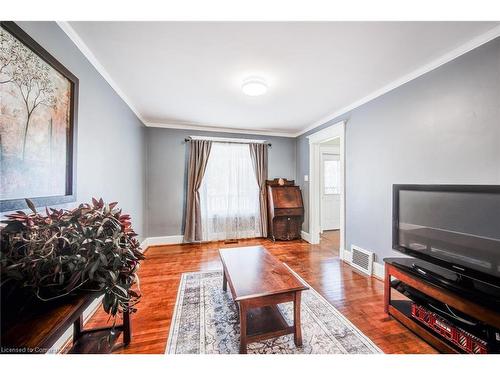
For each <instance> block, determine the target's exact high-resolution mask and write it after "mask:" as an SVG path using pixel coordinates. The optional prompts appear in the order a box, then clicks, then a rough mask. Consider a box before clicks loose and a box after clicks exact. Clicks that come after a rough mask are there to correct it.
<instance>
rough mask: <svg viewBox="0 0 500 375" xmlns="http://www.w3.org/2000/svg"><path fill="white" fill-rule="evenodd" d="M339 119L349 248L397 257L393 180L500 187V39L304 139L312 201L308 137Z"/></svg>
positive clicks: (300, 144) (303, 162) (300, 163)
mask: <svg viewBox="0 0 500 375" xmlns="http://www.w3.org/2000/svg"><path fill="white" fill-rule="evenodd" d="M339 120H346V121H347V124H346V248H348V249H350V245H351V244H355V245H358V246H361V247H363V248H366V249H370V250H372V251H375V252H376V254H377V257H376V258H377V259H376V260H377V261H378V262H381V260H382V258H383V257H385V256H391V255H393V254H394V252H393V251H392V250H391V247H392V245H391V243H392V241H391V220H392V218H391V210H392V198H391V192H392V184H395V183H421V184H432V183H436V184H438V183H443V184H445V183H453V184H500V38H497V39H495V40H493V41H491V42H489V43H487V44H485V45H483V46H481V47H479V48H477V49H475V50H473V51H471V52H469V53H467V54H465V55H463V56H461V57H459V58H457V59H456V60H454V61H451V62H449V63H447V64H445V65H443V66H441V67H440V68H438V69H435V70H434V71H431V72H429V73H427V74H425V75H423V76H422V77H420V78H418V79H416V80H414V81H411V82H409V83H407V84H405V85H403V86H401V87H399V88H397V89H395V90H393V91H391V92H389V93H387V94H385V95H383V96H381V97H379V98H377V99H375V100H373V101H371V102H369V103H367V104H365V105H363V106H361V107H359V108H357V109H355V110H353V111H352V112H350V113H347V114H345V115H343V116H341V117H339V118H336V119H334V120H332V121H330V122H329V123H327V124H324V125H322V126H320V127H318V128H316V129H314V130H312V131H310V132H308V133H306V134H304V135H302V136H301V137H299V139H298V140H297V171H296V175H297V180H298V181H299V182H300V184H301V186H302V188H303V192H304V200H305V204H306V205H307V204H308V199H309V198H308V189H307V184H306V183H304V175H305V174H309V145H308V143H307V139H306V138H305V137H306V136H307V135H309V134H311V133H314V132H315V131H317V130H319V129H322V128H324V127H326V126H328V125H332V124H334V123H335V122H338V121H339ZM306 211H307V210H306ZM306 216H307V214H306ZM307 220H308V219H307V217H306V222H305V225H304V230H308V222H307Z"/></svg>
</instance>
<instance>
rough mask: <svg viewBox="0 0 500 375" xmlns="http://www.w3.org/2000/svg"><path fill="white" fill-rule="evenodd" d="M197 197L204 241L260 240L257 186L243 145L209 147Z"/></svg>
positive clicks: (247, 153)
mask: <svg viewBox="0 0 500 375" xmlns="http://www.w3.org/2000/svg"><path fill="white" fill-rule="evenodd" d="M200 196H201V202H200V203H201V217H202V231H203V236H202V237H203V240H204V241H218V240H225V239H235V238H251V237H260V236H261V233H260V213H259V210H260V205H259V186H258V184H257V178H256V177H255V172H254V170H253V165H252V160H251V157H250V149H249V147H248V145H247V144H239V143H213V144H212V149H211V151H210V156H209V158H208V163H207V169H206V171H205V176H204V177H203V182H202V185H201V188H200Z"/></svg>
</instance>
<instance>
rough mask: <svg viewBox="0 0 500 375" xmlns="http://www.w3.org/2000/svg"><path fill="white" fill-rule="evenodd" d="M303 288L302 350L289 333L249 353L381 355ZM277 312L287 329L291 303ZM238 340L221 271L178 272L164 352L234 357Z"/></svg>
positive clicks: (253, 346) (290, 321) (235, 313)
mask: <svg viewBox="0 0 500 375" xmlns="http://www.w3.org/2000/svg"><path fill="white" fill-rule="evenodd" d="M292 272H293V271H292ZM294 274H295V275H296V276H297V277H298V278H299V279H300V280H301V281H302V282H303V283H304V284H306V285H307V283H306V282H305V281H304V280H302V279H301V278H300V277H299V276H298V275H297V274H296V273H295V272H294ZM308 287H309V290H306V291H304V292H302V304H301V317H302V319H301V320H302V338H303V346H302V347H300V348H297V347H296V346H295V344H294V341H293V334H291V335H286V336H281V337H277V338H272V339H268V340H263V341H260V342H255V343H251V344H249V345H248V353H249V354H369V353H381V350H380V349H379V348H378V347H377V346H376V345H375V344H374V343H373V342H371V341H370V339H368V337H366V336H365V335H363V334H362V333H361V332H360V331H359V330H358V329H357V328H356V327H355V326H354V325H353V324H352V323H351V322H350V321H349V320H347V318H346V317H344V316H343V315H342V314H341V313H340V312H339V311H338V310H337V309H336V308H335V307H333V306H332V305H331V304H330V303H328V301H326V300H325V299H324V298H323V297H322V296H321V295H320V294H319V293H318V292H316V291H315V290H314V289H313V288H311V286H309V285H308ZM279 309H280V310H281V312H282V313H283V316H284V317H285V320H286V321H287V322H288V324H290V325H292V324H293V303H291V302H290V303H284V304H280V305H279ZM239 339H240V327H239V318H238V310H237V307H236V305H235V303H234V302H233V299H232V297H231V292H230V291H229V288H228V291H227V292H224V291H223V290H222V271H208V272H193V273H184V274H182V277H181V282H180V286H179V292H178V295H177V302H176V305H175V308H174V316H173V318H172V325H171V328H170V334H169V338H168V342H167V348H166V354H233V353H234V354H236V353H238V351H239Z"/></svg>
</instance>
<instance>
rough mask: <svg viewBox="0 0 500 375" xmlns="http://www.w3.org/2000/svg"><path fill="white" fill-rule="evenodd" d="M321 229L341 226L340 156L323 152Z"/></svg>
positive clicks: (332, 228)
mask: <svg viewBox="0 0 500 375" xmlns="http://www.w3.org/2000/svg"><path fill="white" fill-rule="evenodd" d="M320 212H321V231H324V230H334V229H339V228H340V157H339V155H335V154H328V153H323V154H321V204H320Z"/></svg>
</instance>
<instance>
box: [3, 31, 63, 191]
mask: <svg viewBox="0 0 500 375" xmlns="http://www.w3.org/2000/svg"><path fill="white" fill-rule="evenodd" d="M70 102H71V82H70V81H69V80H68V79H67V78H66V77H64V76H63V75H62V74H61V73H59V72H58V71H57V70H56V69H54V68H53V67H52V66H51V65H49V64H48V63H47V62H46V61H44V60H43V59H42V58H41V57H40V56H39V55H38V54H37V53H35V52H34V51H33V50H32V49H30V48H28V46H26V45H25V44H24V43H22V42H21V41H20V40H18V39H17V38H16V37H15V36H14V35H13V34H11V33H10V32H9V31H8V30H6V29H5V28H3V27H0V156H1V161H2V171H1V187H0V199H1V200H6V199H20V198H30V197H47V196H57V195H64V193H65V189H66V173H67V168H66V166H67V160H66V159H67V147H68V131H69V126H70Z"/></svg>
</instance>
